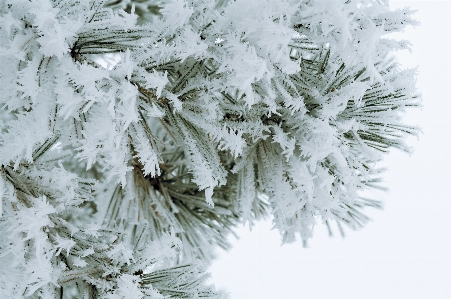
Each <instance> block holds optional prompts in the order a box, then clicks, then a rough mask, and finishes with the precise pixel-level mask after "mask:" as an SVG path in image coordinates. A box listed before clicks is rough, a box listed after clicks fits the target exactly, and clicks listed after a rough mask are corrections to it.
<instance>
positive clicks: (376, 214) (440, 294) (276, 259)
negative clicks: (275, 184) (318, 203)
mask: <svg viewBox="0 0 451 299" xmlns="http://www.w3.org/2000/svg"><path fill="white" fill-rule="evenodd" d="M390 3H391V7H392V8H401V7H405V6H410V7H411V8H412V9H415V10H418V12H417V14H416V18H417V19H419V20H420V21H421V23H422V24H421V25H420V26H419V27H417V28H411V29H409V30H407V31H406V32H405V33H404V36H403V37H404V38H406V39H408V40H410V41H412V43H413V44H414V48H413V53H412V54H409V53H408V52H407V53H400V54H399V58H400V60H401V62H402V63H404V64H405V65H406V66H409V67H414V66H419V68H418V73H419V76H418V81H417V87H418V89H419V90H420V92H421V93H422V94H423V105H424V108H423V109H422V110H421V111H419V110H418V111H412V112H410V113H409V114H408V115H407V116H406V118H405V119H406V123H409V124H414V125H419V126H420V127H422V130H423V133H424V134H422V135H421V136H420V138H419V140H417V139H416V138H413V139H409V144H410V145H412V146H414V147H415V149H416V150H415V152H414V154H413V155H412V156H410V157H409V156H408V155H406V154H403V153H400V152H398V151H392V153H390V155H389V156H387V157H386V159H385V162H384V165H386V166H387V167H388V168H389V170H388V171H387V172H386V173H385V174H384V179H385V185H386V186H387V187H389V188H390V192H389V193H386V194H378V196H379V198H381V199H383V200H384V202H385V208H384V210H383V211H374V210H368V214H369V215H370V216H371V218H372V219H373V221H372V222H370V223H369V224H368V225H367V226H366V227H365V228H363V229H362V230H360V231H357V232H354V231H349V230H348V231H347V237H346V238H345V239H342V238H341V237H340V236H339V234H338V232H337V231H336V236H335V237H334V238H329V237H328V235H327V231H326V229H325V227H323V226H322V225H318V226H317V227H316V231H315V235H314V237H313V239H312V240H310V242H309V245H310V247H309V248H307V249H304V248H302V246H301V244H300V242H298V243H296V244H290V245H283V246H282V247H281V246H280V237H279V234H278V232H277V231H270V228H271V223H270V221H268V222H261V223H259V224H258V225H257V226H256V227H255V228H254V230H253V231H252V232H251V233H250V232H249V230H248V229H247V228H243V229H241V230H240V231H239V234H240V236H241V238H240V240H238V241H236V240H234V241H233V245H234V248H233V249H232V250H231V251H229V252H227V253H225V252H219V256H220V257H219V258H218V260H217V261H216V262H215V263H214V264H213V266H212V267H211V268H210V271H211V272H212V276H213V280H212V281H213V282H214V283H215V285H216V286H217V288H220V289H227V290H228V291H230V292H231V299H278V298H281V299H297V298H303V299H304V298H305V299H332V298H333V299H357V298H358V299H373V298H374V299H376V298H377V299H392V298H393V299H395V298H396V299H407V298H408V299H423V298H424V299H449V298H451V195H450V194H451V193H450V190H449V187H450V186H451V158H450V154H449V153H450V148H451V141H450V140H449V138H450V135H451V134H450V130H451V100H450V98H449V96H448V94H449V90H450V89H451V59H450V54H449V52H450V50H449V48H450V36H451V17H450V12H451V1H393V0H391V2H390Z"/></svg>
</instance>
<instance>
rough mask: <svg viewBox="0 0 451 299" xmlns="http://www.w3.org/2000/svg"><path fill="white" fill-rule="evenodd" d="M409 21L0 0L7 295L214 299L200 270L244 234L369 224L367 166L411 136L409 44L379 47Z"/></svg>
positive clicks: (294, 6) (325, 6) (377, 8)
mask: <svg viewBox="0 0 451 299" xmlns="http://www.w3.org/2000/svg"><path fill="white" fill-rule="evenodd" d="M123 9H125V10H123ZM137 13H138V14H139V16H138V14H137ZM411 15H412V12H411V11H410V10H408V9H405V10H398V11H391V10H389V7H388V3H386V2H385V1H382V0H355V1H354V0H347V1H345V0H229V1H215V0H196V1H186V0H168V1H153V0H140V1H138V0H136V1H131V2H130V1H105V0H103V1H102V0H34V1H30V0H0V44H1V46H0V65H1V68H0V104H1V108H2V112H1V113H2V114H1V117H2V122H1V123H0V125H1V127H0V129H1V135H0V164H1V171H0V200H1V202H0V207H1V209H0V213H1V215H0V263H1V265H2V266H1V267H0V297H2V298H22V297H29V298H223V296H226V295H224V294H222V293H217V292H215V291H214V288H213V287H211V286H208V285H206V284H205V279H206V278H205V277H206V276H205V274H204V272H203V271H204V270H203V265H205V263H208V262H209V261H210V260H211V258H212V257H213V256H212V249H213V248H214V247H216V246H220V247H223V248H228V247H229V246H230V245H229V243H228V242H227V237H228V234H229V233H231V232H232V230H233V228H234V227H236V226H237V225H239V224H243V223H244V224H246V223H247V224H249V226H250V227H252V224H253V222H254V221H255V220H256V219H260V218H262V217H264V216H266V215H269V214H271V215H272V216H273V224H274V227H275V228H277V229H278V230H279V231H280V233H281V235H282V237H283V241H284V242H292V241H295V240H296V238H298V237H297V235H298V236H299V237H300V239H301V240H302V241H303V242H304V243H305V242H307V240H308V239H309V238H310V237H312V234H313V229H314V226H315V223H316V221H317V219H318V217H320V218H321V220H322V221H323V222H324V223H325V224H326V225H328V226H330V225H331V224H332V223H333V222H335V223H337V224H338V226H339V228H340V230H341V229H342V228H341V225H342V224H346V225H347V226H349V227H351V228H357V227H360V226H362V225H363V224H364V223H365V222H366V221H367V220H368V219H367V217H366V216H365V214H364V213H363V209H364V208H365V207H376V208H378V207H380V206H381V203H380V202H378V201H377V200H370V199H366V198H362V197H361V196H360V193H361V192H362V191H363V190H365V189H367V188H374V187H376V188H377V187H380V186H379V185H378V183H379V180H380V170H379V169H378V168H377V165H376V163H377V162H378V161H379V160H380V159H381V158H382V156H383V154H384V153H386V152H387V151H389V150H390V149H391V148H397V149H400V150H403V151H406V152H409V151H410V148H409V147H408V146H407V145H406V144H405V143H404V141H403V138H404V136H406V135H415V134H417V133H418V128H416V127H414V126H410V125H406V124H404V123H403V121H402V113H403V112H404V111H405V109H406V108H409V107H418V106H420V98H419V95H418V93H417V92H416V88H415V70H402V69H400V67H399V66H398V64H397V62H396V59H395V57H394V51H395V50H401V49H408V48H409V43H408V42H406V41H397V40H393V39H390V38H388V37H387V34H388V33H392V32H399V31H402V30H403V28H404V27H405V26H408V25H417V23H416V21H414V20H413V19H412V17H411Z"/></svg>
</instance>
